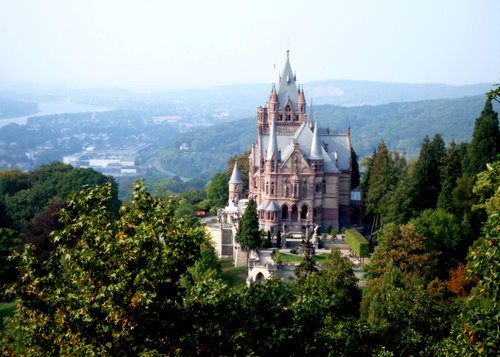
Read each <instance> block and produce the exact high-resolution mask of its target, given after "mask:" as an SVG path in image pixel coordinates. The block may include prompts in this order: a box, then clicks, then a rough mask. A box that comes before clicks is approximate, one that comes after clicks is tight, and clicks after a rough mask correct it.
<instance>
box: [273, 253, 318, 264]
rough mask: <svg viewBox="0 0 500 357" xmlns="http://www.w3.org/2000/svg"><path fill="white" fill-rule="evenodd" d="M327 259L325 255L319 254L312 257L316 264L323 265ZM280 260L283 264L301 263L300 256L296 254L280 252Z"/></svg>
mask: <svg viewBox="0 0 500 357" xmlns="http://www.w3.org/2000/svg"><path fill="white" fill-rule="evenodd" d="M327 257H328V254H327V253H321V254H318V255H315V256H314V257H313V259H314V261H315V262H316V264H323V262H324V261H325V260H326V258H327ZM281 258H282V261H283V264H292V263H300V262H301V261H302V256H301V255H298V254H292V253H285V252H281Z"/></svg>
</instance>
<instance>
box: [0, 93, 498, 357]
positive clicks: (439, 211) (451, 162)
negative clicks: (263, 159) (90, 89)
mask: <svg viewBox="0 0 500 357" xmlns="http://www.w3.org/2000/svg"><path fill="white" fill-rule="evenodd" d="M495 99H496V98H494V97H493V98H492V99H490V100H487V101H486V104H484V99H483V104H484V107H483V108H482V110H481V109H480V110H479V111H478V112H477V113H475V117H476V119H475V122H474V124H473V129H472V130H471V133H472V135H471V137H469V141H468V142H460V143H456V142H455V141H453V140H450V141H448V142H447V143H445V140H444V139H443V136H442V135H441V134H439V133H435V134H433V135H429V136H425V137H424V138H423V140H422V141H421V144H420V150H419V154H418V157H417V158H416V159H415V160H413V161H409V162H408V161H407V159H406V157H405V156H404V155H402V154H401V153H399V152H398V151H391V150H390V149H389V147H390V146H388V145H387V143H386V141H384V140H380V139H379V140H380V141H379V142H378V145H377V146H376V149H375V150H374V151H373V153H372V155H371V156H368V157H367V158H365V159H364V160H363V162H362V163H361V164H362V165H363V166H364V167H365V172H364V175H363V176H362V178H361V180H360V181H359V186H360V187H361V188H362V190H363V194H364V211H365V221H366V222H369V223H370V224H372V225H373V227H374V231H375V235H374V237H372V238H373V239H370V241H371V242H372V243H374V242H376V244H373V245H372V254H371V259H370V263H369V264H368V265H366V266H365V277H366V280H367V282H366V286H365V287H363V288H360V287H358V285H357V281H356V277H355V276H354V273H353V270H352V265H351V263H350V261H349V260H347V259H346V258H343V257H342V256H341V255H340V254H339V252H338V251H337V250H335V249H334V250H332V252H331V253H330V255H329V256H328V258H327V259H326V261H325V263H324V264H323V265H322V266H321V269H318V267H317V266H315V265H314V264H310V262H307V261H306V260H304V264H301V265H300V269H298V270H297V272H296V274H297V279H296V280H295V281H294V282H292V283H289V284H288V283H284V282H282V281H281V280H278V279H270V280H268V281H266V282H265V283H263V284H252V285H250V286H248V287H243V288H236V289H235V288H232V287H231V286H229V285H228V284H227V283H226V282H225V280H223V279H222V277H221V265H220V262H219V261H218V259H217V257H216V256H215V252H214V249H213V248H212V246H211V245H210V243H209V241H208V237H207V235H206V233H205V231H204V228H203V226H202V225H201V224H200V221H198V220H197V219H195V218H194V217H193V216H192V213H191V214H189V213H188V212H192V211H191V208H193V207H195V206H196V207H200V206H203V205H205V206H206V208H207V209H210V208H213V207H218V206H220V205H223V204H225V202H226V200H227V196H222V195H223V194H222V192H224V190H225V192H227V180H228V173H230V172H231V167H230V165H227V166H228V167H227V171H228V172H226V173H218V174H215V175H214V176H213V177H212V180H211V181H210V183H209V184H208V185H207V187H206V188H205V189H204V190H196V191H194V190H193V191H190V192H188V193H185V194H180V195H178V196H171V195H169V194H168V190H167V189H165V187H155V186H153V185H151V186H150V187H149V188H148V187H147V186H146V185H145V184H144V182H142V181H136V182H134V183H132V194H131V197H130V199H129V200H127V201H126V202H123V203H120V202H119V201H118V200H117V190H116V183H115V182H114V180H112V179H110V178H107V177H104V176H102V175H100V174H98V173H95V172H93V171H92V170H88V169H72V168H71V167H69V166H67V165H63V164H52V165H47V166H43V167H42V168H41V169H39V170H35V171H33V172H32V173H28V174H25V173H21V172H20V171H16V170H10V171H9V170H7V171H2V172H1V173H0V190H1V199H2V201H1V203H2V206H1V209H2V222H1V224H2V227H3V228H2V230H1V232H2V236H1V241H0V242H1V246H0V249H2V252H1V253H2V257H0V258H1V259H4V260H3V262H5V261H6V262H7V263H5V264H1V265H0V266H2V267H4V266H5V267H9V269H10V270H9V271H5V269H4V271H2V272H1V274H2V279H3V280H2V283H3V286H4V287H5V288H6V290H5V291H4V293H5V295H4V299H5V301H14V300H15V311H14V313H13V316H12V317H11V318H9V319H7V320H6V323H5V328H4V330H3V331H2V332H1V335H0V343H1V345H2V347H3V351H4V353H5V354H7V355H61V354H62V355H69V354H71V355H89V354H99V355H117V354H124V355H138V354H142V355H245V356H246V355H291V356H292V355H297V356H299V355H315V356H318V355H337V356H351V355H372V356H410V355H413V356H416V355H421V356H463V355H485V356H495V355H498V354H499V353H500V350H499V346H500V344H499V341H500V330H499V326H500V321H499V316H500V306H499V303H498V301H499V296H498V293H499V283H498V282H499V281H500V264H499V262H500V248H499V246H500V215H499V212H500V191H499V187H500V131H499V122H498V114H497V112H495V111H494V109H493V105H492V101H494V100H495ZM235 159H237V160H238V162H240V160H242V161H243V162H244V161H245V153H242V154H241V155H236V156H233V158H232V159H231V162H232V163H234V160H235ZM246 162H247V163H248V160H246ZM240 168H241V169H242V176H244V175H245V167H244V166H243V165H242V166H240ZM246 170H247V169H246ZM178 185H181V183H178ZM353 185H354V186H356V185H358V182H353ZM190 197H196V198H195V199H193V201H192V202H187V203H182V200H189V198H190ZM202 202H203V203H202ZM183 205H184V206H183ZM190 205H191V206H190ZM180 207H184V208H186V207H188V209H187V210H186V211H185V212H183V211H182V210H180ZM189 207H191V208H189ZM246 212H248V213H245V215H244V218H242V223H241V227H243V228H241V231H240V230H239V231H238V234H237V239H238V240H239V241H240V242H241V243H242V246H248V247H250V246H251V245H255V244H254V243H251V244H247V242H250V241H251V239H253V238H255V235H256V234H259V232H258V230H257V232H256V230H255V229H254V228H252V223H251V222H255V217H252V216H251V215H252V214H255V212H252V210H248V211H246ZM186 213H188V214H186ZM245 216H249V217H248V218H246V217H245ZM243 221H245V222H248V223H243ZM257 242H258V241H257ZM6 247H8V248H6ZM6 251H10V252H12V254H11V257H10V258H8V259H7V257H6Z"/></svg>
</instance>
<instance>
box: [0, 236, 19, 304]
mask: <svg viewBox="0 0 500 357" xmlns="http://www.w3.org/2000/svg"><path fill="white" fill-rule="evenodd" d="M21 242H22V238H21V235H20V234H19V233H18V232H16V231H15V230H13V229H10V228H0V301H2V300H3V299H4V298H5V295H4V292H5V289H6V287H7V284H8V283H11V282H13V281H15V279H16V278H17V269H16V265H15V264H14V263H13V262H11V261H9V259H8V257H9V255H10V254H11V253H12V252H13V251H14V250H15V249H16V248H18V247H19V246H20V245H21Z"/></svg>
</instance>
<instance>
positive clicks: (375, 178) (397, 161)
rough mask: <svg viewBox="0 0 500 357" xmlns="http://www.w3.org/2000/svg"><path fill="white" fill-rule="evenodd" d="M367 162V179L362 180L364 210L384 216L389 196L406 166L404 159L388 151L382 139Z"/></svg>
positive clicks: (370, 213)
mask: <svg viewBox="0 0 500 357" xmlns="http://www.w3.org/2000/svg"><path fill="white" fill-rule="evenodd" d="M367 164H368V167H367V174H366V175H367V181H364V186H365V188H364V190H365V191H364V194H365V206H366V212H367V213H368V214H369V215H375V214H380V215H382V216H385V215H386V213H387V212H386V211H387V207H388V203H389V201H390V196H391V194H392V193H393V191H394V190H395V188H396V186H397V184H398V182H399V180H400V178H401V177H402V175H403V173H404V170H405V168H406V160H405V159H404V157H402V156H400V155H399V154H397V153H390V152H389V150H388V148H387V146H386V145H385V143H384V141H383V140H382V141H381V142H380V144H379V146H378V148H377V151H376V152H375V153H374V154H373V156H372V158H371V160H369V161H368V162H367Z"/></svg>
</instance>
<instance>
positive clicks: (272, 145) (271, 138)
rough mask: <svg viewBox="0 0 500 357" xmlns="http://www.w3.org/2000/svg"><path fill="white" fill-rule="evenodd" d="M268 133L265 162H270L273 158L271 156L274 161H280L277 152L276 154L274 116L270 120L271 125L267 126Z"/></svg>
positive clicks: (276, 143) (276, 140)
mask: <svg viewBox="0 0 500 357" xmlns="http://www.w3.org/2000/svg"><path fill="white" fill-rule="evenodd" d="M269 129H270V132H269V145H268V146H267V156H266V159H267V160H271V159H272V158H273V155H274V157H275V159H276V160H280V158H279V157H278V155H279V152H278V138H277V137H276V126H275V125H274V116H273V117H272V120H271V125H270V126H269Z"/></svg>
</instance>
